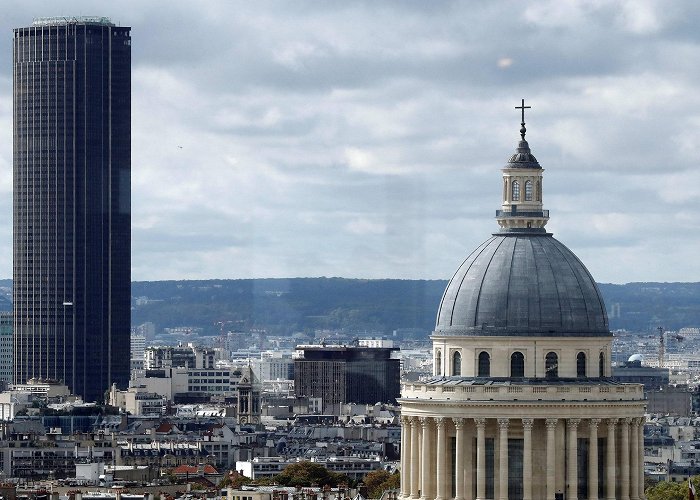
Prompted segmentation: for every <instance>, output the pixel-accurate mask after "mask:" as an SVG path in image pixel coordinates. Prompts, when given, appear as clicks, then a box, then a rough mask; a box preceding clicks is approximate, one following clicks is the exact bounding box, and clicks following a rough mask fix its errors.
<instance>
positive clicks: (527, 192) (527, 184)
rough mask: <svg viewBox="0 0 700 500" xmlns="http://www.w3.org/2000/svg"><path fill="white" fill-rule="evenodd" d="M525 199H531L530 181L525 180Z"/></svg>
mask: <svg viewBox="0 0 700 500" xmlns="http://www.w3.org/2000/svg"><path fill="white" fill-rule="evenodd" d="M525 201H532V181H525Z"/></svg>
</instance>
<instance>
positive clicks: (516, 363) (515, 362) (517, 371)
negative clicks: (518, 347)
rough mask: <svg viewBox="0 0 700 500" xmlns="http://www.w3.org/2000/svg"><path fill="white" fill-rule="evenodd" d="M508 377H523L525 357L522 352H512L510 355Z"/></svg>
mask: <svg viewBox="0 0 700 500" xmlns="http://www.w3.org/2000/svg"><path fill="white" fill-rule="evenodd" d="M510 376H511V377H515V378H518V377H520V378H522V377H524V376H525V356H523V353H522V352H514V353H513V354H511V355H510Z"/></svg>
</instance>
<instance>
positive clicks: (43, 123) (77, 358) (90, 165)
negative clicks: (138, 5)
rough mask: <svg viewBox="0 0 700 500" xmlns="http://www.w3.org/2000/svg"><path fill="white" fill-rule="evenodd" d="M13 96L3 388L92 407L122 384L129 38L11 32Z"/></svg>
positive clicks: (81, 26)
mask: <svg viewBox="0 0 700 500" xmlns="http://www.w3.org/2000/svg"><path fill="white" fill-rule="evenodd" d="M13 87H14V109H13V116H14V135H13V153H14V154H13V158H14V159H13V167H14V170H13V171H14V209H13V211H14V213H13V216H14V266H13V280H14V291H13V298H14V380H15V382H18V383H23V382H26V381H27V380H29V379H31V378H40V379H54V380H62V381H64V382H65V383H66V384H67V385H68V386H69V387H70V388H71V390H72V391H73V392H74V393H76V394H79V395H82V396H83V397H84V398H85V399H86V400H87V401H93V400H100V401H101V400H102V399H103V395H104V393H105V391H106V390H107V389H108V388H109V387H110V386H111V384H112V383H117V384H118V385H119V386H124V387H125V386H126V384H127V382H128V380H129V358H130V352H129V329H130V290H131V255H130V254H131V242H130V238H131V236H130V232H131V214H130V212H131V207H130V205H131V201H130V184H131V35H130V28H128V27H119V26H115V25H114V24H112V23H111V22H110V21H109V20H108V19H105V18H83V17H81V18H45V19H37V20H35V21H34V23H33V24H32V25H31V26H29V27H25V28H17V29H15V30H14V38H13Z"/></svg>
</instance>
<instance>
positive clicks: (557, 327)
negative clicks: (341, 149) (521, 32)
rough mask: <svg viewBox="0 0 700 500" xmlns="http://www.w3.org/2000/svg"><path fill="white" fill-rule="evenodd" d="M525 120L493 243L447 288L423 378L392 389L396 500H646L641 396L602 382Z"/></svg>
mask: <svg viewBox="0 0 700 500" xmlns="http://www.w3.org/2000/svg"><path fill="white" fill-rule="evenodd" d="M525 108H526V106H525V104H524V102H523V104H522V106H521V107H520V108H518V109H522V110H523V123H521V129H520V133H521V140H520V142H519V144H518V148H517V152H516V153H515V154H514V155H512V156H511V158H510V160H509V161H508V164H507V165H506V167H505V168H503V169H502V172H503V199H502V205H501V210H498V211H497V212H496V219H497V222H498V224H499V226H500V227H501V230H500V231H499V232H498V233H496V234H494V235H493V237H492V238H491V239H490V240H488V241H487V242H485V243H484V244H482V245H481V246H479V247H478V248H477V249H476V250H475V251H474V252H473V253H472V254H471V255H470V256H469V257H468V258H467V259H466V260H465V261H464V262H463V263H462V265H461V266H460V268H459V269H458V270H457V272H456V273H455V275H454V276H453V278H452V280H451V281H450V283H449V284H448V285H447V288H446V291H445V294H444V295H443V299H442V302H441V304H440V308H439V310H438V314H437V323H436V327H435V331H434V332H433V335H432V337H431V338H432V341H433V362H434V363H433V364H434V368H433V376H432V378H429V379H427V380H423V381H420V382H415V383H405V384H404V385H403V386H402V393H401V399H400V403H401V407H402V409H401V413H402V417H401V430H402V434H401V497H402V498H403V499H404V500H408V499H411V500H450V499H454V500H491V499H498V500H521V499H522V500H535V499H536V500H540V499H546V500H557V499H559V498H561V499H564V498H566V499H567V500H578V499H581V500H582V499H588V500H599V499H605V500H615V499H622V500H641V499H643V498H644V471H643V466H644V460H643V455H644V408H645V403H646V401H645V397H644V387H643V386H642V385H641V384H623V383H619V382H615V381H614V380H613V379H612V368H611V363H610V359H611V345H612V334H611V333H610V331H609V328H608V318H607V314H606V311H605V305H604V303H603V300H602V297H601V295H600V291H599V290H598V287H597V285H596V284H595V281H594V280H593V278H592V276H591V275H590V273H589V272H588V270H587V269H586V268H585V267H584V266H583V264H582V263H581V261H580V260H579V259H578V258H577V257H576V256H575V255H574V254H573V252H571V251H570V250H569V249H568V248H566V247H565V246H564V245H563V244H561V243H559V242H558V241H557V240H555V239H554V238H553V237H552V235H551V234H550V233H547V232H546V230H545V227H544V226H545V225H546V223H547V221H548V219H549V212H548V211H546V210H544V209H543V205H542V172H543V169H542V168H541V167H540V165H539V163H538V162H537V160H536V159H535V157H534V156H533V155H532V154H531V153H530V147H529V145H528V143H527V141H526V140H525V123H524V110H525Z"/></svg>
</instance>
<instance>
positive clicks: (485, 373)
mask: <svg viewBox="0 0 700 500" xmlns="http://www.w3.org/2000/svg"><path fill="white" fill-rule="evenodd" d="M476 376H477V377H490V376H491V356H489V353H488V352H486V351H481V352H480V353H479V371H478V373H477V374H476Z"/></svg>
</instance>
